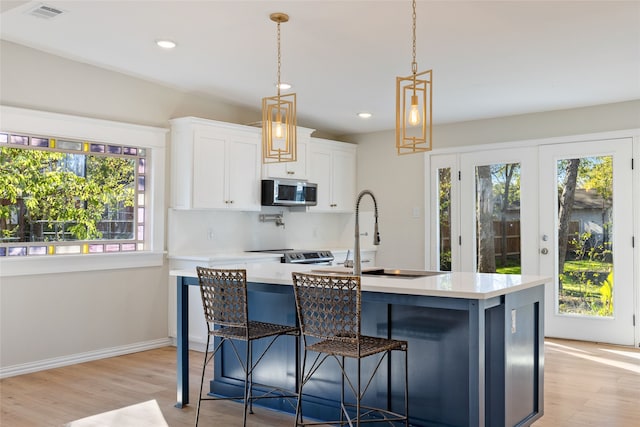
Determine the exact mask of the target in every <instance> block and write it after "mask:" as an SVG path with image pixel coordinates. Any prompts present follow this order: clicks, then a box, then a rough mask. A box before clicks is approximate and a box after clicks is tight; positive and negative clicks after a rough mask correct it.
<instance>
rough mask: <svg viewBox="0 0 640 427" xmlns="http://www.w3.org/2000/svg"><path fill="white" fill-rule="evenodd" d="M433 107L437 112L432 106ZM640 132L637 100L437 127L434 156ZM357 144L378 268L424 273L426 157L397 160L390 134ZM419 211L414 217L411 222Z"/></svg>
mask: <svg viewBox="0 0 640 427" xmlns="http://www.w3.org/2000/svg"><path fill="white" fill-rule="evenodd" d="M434 108H437V106H436V107H434ZM638 127H640V100H635V101H628V102H621V103H616V104H607V105H598V106H593V107H586V108H576V109H571V110H558V111H548V112H542V113H535V114H524V115H517V116H509V117H501V118H495V119H488V120H476V121H470V122H463V123H451V124H442V125H436V126H434V129H433V140H434V142H433V146H434V152H437V151H444V150H451V149H455V147H462V146H473V145H482V144H490V143H499V142H512V141H522V140H528V139H538V138H547V137H556V136H566V135H580V134H587V133H595V132H605V131H614V130H624V129H636V128H638ZM348 141H350V142H355V143H357V144H358V187H359V188H370V189H371V190H372V191H373V192H374V193H375V194H376V195H377V197H378V199H379V204H380V205H381V218H380V227H381V228H380V233H381V234H382V236H383V240H382V244H381V245H380V246H379V248H378V252H377V257H376V260H377V263H378V264H379V265H388V266H395V265H398V266H400V267H408V268H409V267H411V268H424V267H425V266H426V265H427V264H426V263H425V251H424V247H425V241H424V236H425V229H424V224H428V223H429V218H428V217H425V215H428V212H427V213H426V214H425V212H424V205H425V199H424V194H425V191H424V176H425V170H424V169H425V160H424V159H425V155H424V154H409V155H405V156H397V155H396V152H395V133H394V131H387V132H377V133H371V134H363V135H354V136H351V137H349V138H348ZM415 207H418V210H419V214H420V215H419V216H420V217H419V218H414V217H413V210H414V208H415Z"/></svg>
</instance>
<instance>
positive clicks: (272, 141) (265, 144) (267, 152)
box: [262, 13, 296, 163]
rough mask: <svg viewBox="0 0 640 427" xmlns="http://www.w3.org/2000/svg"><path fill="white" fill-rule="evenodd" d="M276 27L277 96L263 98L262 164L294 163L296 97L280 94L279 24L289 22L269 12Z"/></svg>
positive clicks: (280, 15) (277, 14)
mask: <svg viewBox="0 0 640 427" xmlns="http://www.w3.org/2000/svg"><path fill="white" fill-rule="evenodd" d="M269 17H270V18H271V20H272V21H273V22H275V23H276V24H278V83H277V85H276V87H277V89H278V93H277V95H276V96H271V97H266V98H262V163H280V162H295V161H296V94H295V93H291V94H287V95H281V94H280V88H281V86H280V57H281V55H280V24H281V23H283V22H287V21H288V20H289V15H287V14H286V13H272V14H271V15H270V16H269Z"/></svg>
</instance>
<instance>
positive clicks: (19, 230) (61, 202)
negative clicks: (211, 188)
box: [0, 133, 147, 256]
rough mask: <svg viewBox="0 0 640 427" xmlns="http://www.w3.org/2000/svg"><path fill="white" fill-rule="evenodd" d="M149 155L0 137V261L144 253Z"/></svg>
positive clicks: (102, 146)
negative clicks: (31, 256) (56, 256)
mask: <svg viewBox="0 0 640 427" xmlns="http://www.w3.org/2000/svg"><path fill="white" fill-rule="evenodd" d="M145 156H146V150H145V149H142V148H139V147H130V146H121V145H110V144H100V143H93V142H87V141H74V140H62V139H56V138H52V137H42V136H33V135H23V134H21V135H18V134H13V133H0V256H29V255H54V254H56V255H60V254H80V253H102V252H121V251H122V252H125V251H135V250H142V249H144V232H145V230H144V229H145V212H144V211H145V178H146V172H147V168H146V158H145Z"/></svg>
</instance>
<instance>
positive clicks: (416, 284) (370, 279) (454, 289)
mask: <svg viewBox="0 0 640 427" xmlns="http://www.w3.org/2000/svg"><path fill="white" fill-rule="evenodd" d="M216 268H225V266H218V267H216ZM228 268H238V267H237V264H235V265H232V266H228ZM243 268H246V271H247V281H248V282H254V283H269V284H276V285H292V279H291V273H292V272H307V273H308V272H314V273H318V274H323V273H334V274H335V273H338V274H340V273H342V274H350V272H351V270H350V269H348V268H336V267H323V266H317V265H308V264H281V263H248V264H246V265H245V266H243ZM377 268H382V267H368V268H364V269H363V272H366V271H367V270H371V269H377ZM170 275H171V276H176V277H177V276H182V277H197V274H196V271H195V269H182V270H171V271H170ZM550 280H551V279H550V278H548V277H544V276H529V275H518V274H492V273H462V272H453V273H451V272H443V273H442V274H436V275H431V276H424V277H412V278H394V277H375V276H367V275H364V276H362V279H361V283H362V290H363V291H365V292H382V293H393V294H404V295H420V296H435V297H448V298H467V299H478V300H484V299H490V298H493V297H496V296H500V295H506V294H509V293H512V292H517V291H520V290H524V289H528V288H532V287H535V286H539V285H542V284H544V283H548V282H550Z"/></svg>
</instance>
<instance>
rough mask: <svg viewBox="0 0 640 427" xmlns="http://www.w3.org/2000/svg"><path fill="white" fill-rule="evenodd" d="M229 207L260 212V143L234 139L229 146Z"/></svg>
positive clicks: (255, 140) (247, 139) (242, 138)
mask: <svg viewBox="0 0 640 427" xmlns="http://www.w3.org/2000/svg"><path fill="white" fill-rule="evenodd" d="M228 150H229V151H228V153H229V163H228V165H227V166H228V174H227V177H228V180H229V197H228V203H227V205H228V207H229V208H230V209H238V210H244V211H247V210H255V211H259V210H260V143H259V141H258V139H254V138H249V137H233V138H232V139H231V140H230V141H229V146H228Z"/></svg>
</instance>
